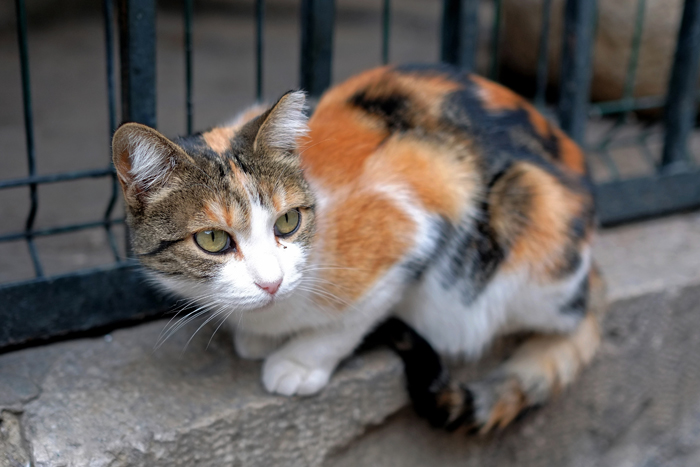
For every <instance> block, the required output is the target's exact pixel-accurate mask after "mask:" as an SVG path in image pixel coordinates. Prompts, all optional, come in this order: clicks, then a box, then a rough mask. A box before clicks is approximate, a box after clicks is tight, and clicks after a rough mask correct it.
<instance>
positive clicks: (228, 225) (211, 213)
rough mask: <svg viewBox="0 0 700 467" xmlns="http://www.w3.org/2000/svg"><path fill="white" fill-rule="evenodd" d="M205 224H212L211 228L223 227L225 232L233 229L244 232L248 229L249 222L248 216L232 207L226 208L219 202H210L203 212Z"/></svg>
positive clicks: (206, 204) (205, 205)
mask: <svg viewBox="0 0 700 467" xmlns="http://www.w3.org/2000/svg"><path fill="white" fill-rule="evenodd" d="M202 212H203V214H204V218H205V220H204V221H205V222H210V223H211V224H210V225H209V227H221V228H223V229H224V230H228V229H233V230H235V231H242V230H244V229H245V228H247V226H248V223H249V220H248V219H247V218H246V216H245V215H244V214H243V213H242V212H239V210H238V209H236V208H235V207H232V206H225V205H223V204H221V202H219V201H209V202H207V203H205V204H204V208H203V210H202Z"/></svg>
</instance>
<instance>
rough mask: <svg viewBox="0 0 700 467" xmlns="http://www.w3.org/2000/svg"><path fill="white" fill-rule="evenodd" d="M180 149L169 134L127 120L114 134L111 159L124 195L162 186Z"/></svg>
mask: <svg viewBox="0 0 700 467" xmlns="http://www.w3.org/2000/svg"><path fill="white" fill-rule="evenodd" d="M179 153H181V150H180V149H179V148H178V147H177V146H176V145H175V144H174V143H173V142H171V141H170V140H169V139H168V138H166V137H165V136H163V135H161V134H160V133H158V132H157V131H156V130H154V129H153V128H149V127H147V126H145V125H141V124H140V123H125V124H124V125H122V126H120V127H119V128H118V129H117V131H116V132H115V133H114V137H113V138H112V160H113V161H114V167H115V168H116V169H117V176H118V178H119V181H120V182H121V184H122V187H123V188H124V193H125V195H127V196H128V195H140V194H142V193H145V192H147V191H149V190H151V189H153V188H156V187H159V186H162V185H163V183H165V182H166V181H167V179H168V178H169V177H170V175H171V174H172V172H173V169H174V168H175V164H176V160H177V159H178V157H179V156H178V155H179Z"/></svg>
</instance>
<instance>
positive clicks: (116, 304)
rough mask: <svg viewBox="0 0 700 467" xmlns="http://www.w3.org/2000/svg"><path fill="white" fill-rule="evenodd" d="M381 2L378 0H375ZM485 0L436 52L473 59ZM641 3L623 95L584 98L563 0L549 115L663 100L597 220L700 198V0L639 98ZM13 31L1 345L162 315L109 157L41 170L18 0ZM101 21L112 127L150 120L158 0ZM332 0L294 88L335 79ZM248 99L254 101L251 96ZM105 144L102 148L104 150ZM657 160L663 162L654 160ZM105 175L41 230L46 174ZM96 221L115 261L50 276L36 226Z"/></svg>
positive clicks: (545, 31) (313, 11) (582, 116)
mask: <svg viewBox="0 0 700 467" xmlns="http://www.w3.org/2000/svg"><path fill="white" fill-rule="evenodd" d="M377 1H378V2H379V1H380V0H377ZM479 1H480V0H444V1H443V17H442V34H441V57H442V60H443V61H446V62H449V63H453V64H456V65H458V66H460V67H462V68H464V69H465V70H474V68H475V62H476V60H475V57H476V52H477V44H478V41H479V38H478V22H479V10H478V9H479ZM381 2H382V3H381V6H382V27H383V34H382V43H381V50H382V59H383V61H384V62H385V63H386V62H388V61H389V41H390V25H391V2H390V0H381ZM493 2H494V8H495V13H496V14H495V21H494V24H493V26H492V28H491V31H492V32H491V36H492V41H491V42H492V46H493V49H492V51H491V66H490V75H491V76H492V77H495V76H496V73H497V70H498V54H499V50H498V43H499V41H498V37H499V30H500V11H501V3H502V0H493ZM542 2H543V8H542V25H543V26H542V29H541V34H540V40H539V59H538V64H537V80H536V92H535V96H534V102H535V104H536V105H537V106H538V107H540V108H544V107H545V102H546V101H545V90H546V85H547V68H548V60H547V55H546V51H547V50H548V47H549V36H550V27H549V25H550V19H551V18H550V16H551V3H552V0H542ZM638 2H639V5H640V8H639V9H638V15H637V17H636V29H635V35H634V38H633V43H632V44H631V46H632V50H633V53H632V54H631V57H630V63H629V64H628V70H629V72H628V86H626V87H625V91H624V95H623V97H622V99H621V100H619V101H615V102H607V103H602V104H596V105H591V104H590V103H589V101H588V96H589V87H590V79H591V53H592V44H593V36H594V31H595V23H596V2H595V1H594V0H566V8H565V18H564V20H565V21H564V24H565V26H564V46H563V50H562V52H561V53H562V61H561V67H562V70H561V80H560V91H559V99H558V103H557V107H556V111H555V113H556V117H557V118H558V120H559V122H560V125H561V126H562V128H563V129H564V130H565V131H567V132H568V133H569V134H570V135H571V136H572V137H573V138H574V139H575V140H576V141H578V142H579V143H584V132H585V128H586V123H587V121H588V118H589V115H590V114H598V115H617V123H616V125H617V126H616V127H619V126H620V125H622V124H623V123H624V122H625V121H626V118H627V115H629V113H630V112H631V111H634V110H639V109H644V108H648V107H650V106H659V105H662V104H663V103H665V105H666V111H665V117H664V125H665V139H664V144H663V153H662V155H661V157H658V158H653V157H652V158H649V161H650V165H651V170H650V173H649V174H648V175H647V176H644V177H635V178H627V179H625V178H622V177H620V176H619V174H618V173H617V172H616V171H615V170H612V171H613V173H615V175H616V176H614V177H612V179H611V180H608V181H605V182H603V183H598V184H596V199H597V204H598V212H599V217H600V220H601V223H602V224H604V225H609V224H614V223H619V222H624V221H629V220H633V219H638V218H643V217H648V216H654V215H659V214H664V213H669V212H674V211H678V210H683V209H688V208H693V207H697V206H699V205H700V170H699V169H698V168H697V167H695V166H694V164H693V163H692V162H691V159H690V158H689V157H688V139H689V135H690V132H691V130H692V128H693V125H694V123H695V115H696V110H697V109H696V89H697V81H698V68H699V67H698V65H699V61H700V0H686V1H685V7H684V12H683V19H682V24H681V27H680V32H679V37H678V43H677V50H676V55H675V59H674V63H673V70H672V75H671V81H670V86H669V92H668V95H667V96H666V97H659V98H651V99H649V98H647V99H634V98H633V97H632V86H631V85H629V83H632V82H633V80H634V73H635V68H636V60H637V55H638V49H639V37H640V34H641V28H642V27H643V10H644V2H645V0H638ZM115 8H116V12H117V14H118V25H119V35H118V36H119V51H120V71H121V108H122V115H121V118H120V119H118V118H117V116H116V110H115V109H116V90H115V85H114V73H115V58H114V56H113V53H112V50H113V40H114V37H115V31H114V30H113V29H114V28H113V23H114V12H115ZM16 10H17V31H18V44H19V50H20V61H21V73H22V95H23V104H24V127H25V132H26V147H27V161H28V166H29V173H28V176H27V177H23V178H16V179H10V180H0V189H8V188H15V187H25V186H26V187H29V194H30V208H29V212H28V213H27V219H26V223H25V228H24V230H22V231H19V232H13V233H9V234H3V235H0V243H2V242H9V241H16V240H18V239H23V240H24V241H25V242H26V246H27V248H28V249H29V253H30V257H31V261H32V263H33V266H34V271H35V276H36V277H35V278H34V279H32V280H28V281H23V282H19V283H7V284H0V322H2V326H0V348H3V347H4V348H5V349H9V348H13V347H16V346H17V345H19V344H22V343H26V342H31V341H36V340H37V339H47V338H54V337H56V336H61V335H65V334H69V333H76V332H80V331H87V330H91V329H104V328H105V327H109V326H115V325H117V324H118V323H124V322H129V321H134V320H141V319H145V318H147V317H153V316H160V315H161V314H162V312H163V311H164V310H165V309H167V308H168V307H170V306H171V302H169V301H168V300H166V299H164V298H163V297H161V296H159V295H158V294H157V293H155V292H154V291H153V290H151V289H150V288H149V287H148V286H147V285H146V284H145V283H144V281H143V280H142V277H141V276H140V275H139V273H138V272H137V270H136V268H135V266H134V264H132V262H130V260H128V259H127V258H124V257H122V255H120V249H119V247H118V239H117V238H115V234H114V232H113V228H112V227H113V226H114V225H117V224H121V223H123V218H121V217H115V216H118V215H119V213H115V212H114V211H115V210H114V207H115V204H116V200H117V196H118V187H117V182H116V178H115V173H114V170H113V168H112V166H111V163H109V162H108V159H107V158H106V157H105V167H104V168H103V169H97V170H83V171H76V172H70V173H57V174H52V175H38V174H37V173H36V169H35V167H36V163H35V161H36V155H35V150H34V136H33V131H34V126H33V122H32V102H31V93H30V70H29V61H28V52H27V20H26V14H25V4H24V0H16ZM103 10H104V11H103V12H104V31H105V50H106V67H107V89H108V92H107V94H108V95H107V100H108V111H109V125H110V132H113V131H114V129H115V128H116V124H117V121H118V120H121V121H136V122H141V123H144V124H147V125H150V126H154V127H155V126H156V124H157V122H156V82H155V64H156V33H155V18H156V5H155V0H116V5H115V4H113V2H112V0H104V8H103ZM192 15H193V0H183V17H184V32H185V34H184V36H185V47H184V55H185V63H186V66H185V70H186V79H185V82H186V95H185V109H186V114H187V118H186V122H187V130H188V132H191V131H192V71H193V70H192V39H191V38H192V34H191V31H192ZM264 16H265V2H264V0H256V4H255V17H256V33H255V37H256V67H255V70H256V83H257V84H256V94H255V98H257V99H258V100H260V98H261V96H262V94H263V89H262V83H263V60H262V58H263V45H264V37H265V34H264V29H263V28H264ZM334 21H335V2H334V0H301V68H300V69H301V73H300V81H299V84H300V87H301V88H303V89H305V90H307V91H308V92H309V93H310V94H311V95H312V96H319V95H320V94H321V93H322V92H323V91H324V90H325V89H326V88H327V87H328V86H329V85H330V83H331V69H332V67H331V65H332V58H333V36H334ZM251 100H253V99H252V98H251ZM608 142H609V138H608V139H607V140H605V139H604V140H603V141H602V142H601V143H600V144H598V145H597V146H595V147H590V148H589V149H590V153H591V154H595V155H596V157H601V158H602V159H603V160H604V161H605V163H607V164H608V165H609V166H610V167H612V169H615V167H614V161H612V160H610V158H609V157H607V153H606V151H607V146H606V145H607V144H608ZM107 152H108V151H105V153H107ZM657 160H658V162H657ZM94 177H105V178H108V179H111V195H110V198H109V202H108V204H107V206H106V207H105V212H104V216H103V217H102V218H101V219H99V220H95V221H93V222H86V223H79V224H72V225H63V226H57V227H52V228H47V229H36V228H35V227H34V221H35V217H36V213H37V209H38V206H39V197H38V194H37V187H39V186H40V185H44V184H50V183H59V182H60V183H69V182H71V181H75V180H80V179H85V178H94ZM94 228H102V229H104V230H105V234H106V235H107V237H108V240H109V245H110V246H111V249H112V252H113V256H114V260H115V261H114V264H112V265H110V266H106V267H102V268H98V269H91V270H82V271H77V272H73V273H70V274H65V275H61V276H54V277H46V276H45V275H44V272H43V268H42V261H41V258H40V255H39V253H38V251H37V249H36V247H35V244H34V239H35V238H36V237H41V236H47V235H55V234H58V233H65V232H72V231H78V230H84V229H94Z"/></svg>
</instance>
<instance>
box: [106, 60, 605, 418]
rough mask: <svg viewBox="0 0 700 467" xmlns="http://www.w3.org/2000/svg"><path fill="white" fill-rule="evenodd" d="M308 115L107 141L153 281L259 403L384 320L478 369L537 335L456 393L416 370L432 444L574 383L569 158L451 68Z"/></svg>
mask: <svg viewBox="0 0 700 467" xmlns="http://www.w3.org/2000/svg"><path fill="white" fill-rule="evenodd" d="M306 114H307V112H306V107H305V95H304V93H303V92H300V91H296V92H289V93H287V94H285V95H283V96H282V97H281V98H280V99H279V100H278V101H277V103H275V104H274V105H273V106H272V107H270V108H269V109H260V108H258V109H254V110H252V111H249V112H247V113H246V114H245V115H243V116H242V117H241V118H239V119H238V120H236V121H235V122H234V123H232V124H230V125H225V126H221V127H216V128H213V129H211V130H209V131H206V132H204V133H199V134H195V135H192V136H186V137H180V138H176V139H173V140H169V139H168V138H166V137H165V136H163V135H161V134H160V133H158V132H157V131H156V130H154V129H151V128H148V127H146V126H143V125H140V124H136V123H126V124H124V125H122V126H121V127H120V128H119V129H118V130H117V131H116V133H115V134H114V138H113V160H114V165H115V168H116V171H117V175H118V179H119V181H120V184H121V186H122V189H123V193H124V199H125V202H126V211H127V213H126V216H127V217H126V220H127V224H128V226H129V232H130V240H131V246H132V248H133V252H134V254H135V256H136V257H137V258H138V259H139V260H140V262H141V264H142V265H143V267H144V268H145V270H146V271H148V273H149V274H150V276H151V277H152V278H153V279H154V280H155V281H156V282H157V283H158V284H160V286H161V287H163V288H164V289H165V290H167V291H170V292H173V293H175V294H178V295H180V296H184V297H187V298H190V299H192V300H193V301H194V302H196V303H197V304H199V305H201V306H202V307H204V308H206V309H209V310H211V314H210V315H209V318H208V319H207V321H212V320H216V322H218V323H219V325H220V324H221V323H223V322H224V321H226V322H228V323H230V324H231V326H232V328H233V334H234V346H235V349H236V351H237V353H238V354H239V355H240V356H241V357H244V358H252V359H264V362H263V368H262V382H263V385H264V387H265V388H266V389H267V390H268V391H269V392H272V393H278V394H283V395H295V394H296V395H310V394H314V393H317V392H318V391H320V390H321V389H322V388H323V387H324V386H325V385H326V384H327V383H328V381H329V378H330V376H331V374H332V372H333V371H334V369H335V368H336V366H337V365H338V363H339V362H340V361H341V360H342V359H344V358H345V357H347V356H348V355H350V354H351V353H352V352H353V350H354V349H355V348H356V347H357V346H358V344H359V343H360V342H361V341H362V340H363V338H364V337H365V336H366V335H367V334H368V333H370V332H371V331H372V330H373V329H375V328H376V327H377V326H378V324H379V323H380V322H382V321H383V320H384V319H386V318H387V317H389V316H396V317H398V318H400V319H402V320H403V321H405V322H406V323H408V325H410V326H411V327H412V328H414V329H415V330H416V331H417V332H418V333H419V334H420V335H422V336H424V337H425V339H426V340H427V341H428V342H429V343H430V345H431V346H432V347H428V350H426V352H428V354H429V352H430V351H432V348H434V349H435V350H436V351H437V352H439V353H440V354H443V355H459V356H465V357H471V358H476V357H478V356H479V355H481V354H482V352H483V351H484V350H485V349H486V348H487V347H488V346H489V344H490V343H491V342H492V341H493V340H494V338H495V337H496V336H499V335H501V334H505V333H511V332H516V331H530V332H533V333H535V334H534V335H533V336H532V337H530V338H529V339H528V340H527V341H526V342H524V343H523V345H522V346H521V347H520V348H519V349H518V350H516V351H515V353H514V354H513V356H512V357H511V358H510V359H508V360H507V361H505V362H504V363H503V364H502V366H501V367H500V368H498V369H497V370H496V371H495V372H494V373H493V374H492V375H489V376H488V377H487V378H485V379H484V380H483V381H477V382H474V383H470V384H469V385H464V386H455V385H453V384H452V383H450V382H449V381H448V380H447V379H446V377H442V379H440V378H441V377H440V368H441V366H440V362H439V360H437V361H433V360H430V361H432V363H430V365H433V367H432V368H427V369H426V371H427V373H426V375H427V376H426V378H427V380H426V381H422V382H418V383H416V381H414V383H416V384H418V385H422V386H421V387H424V388H425V387H430V384H431V382H432V379H436V378H437V381H438V383H439V384H437V386H435V388H434V389H435V391H433V392H432V393H431V394H429V396H430V397H433V398H434V399H435V400H434V401H433V402H434V403H433V404H432V408H433V409H434V410H438V411H442V412H441V413H443V415H444V417H443V418H445V420H443V422H444V424H450V423H455V422H460V423H462V422H463V421H464V420H467V419H469V420H470V423H472V424H474V425H475V426H479V427H481V429H482V431H489V430H491V429H493V428H496V427H503V426H505V425H507V424H508V423H509V422H510V421H512V420H513V419H514V418H515V416H516V415H517V414H518V413H520V412H521V411H522V410H524V409H525V408H527V407H529V406H532V405H537V404H541V403H542V402H544V401H545V400H546V399H548V398H549V397H550V395H551V394H552V393H554V392H556V391H557V390H558V389H560V388H562V387H564V386H566V385H568V384H569V383H571V381H572V380H573V379H574V377H575V375H576V374H577V373H578V372H579V370H580V369H581V368H582V367H583V366H585V365H586V364H587V363H588V362H589V361H590V360H591V358H592V356H593V354H594V353H595V351H596V348H597V346H598V343H599V339H600V337H599V334H600V332H599V328H598V319H599V316H600V312H599V311H597V309H595V308H596V307H597V306H598V305H597V303H598V302H600V300H598V299H597V298H596V297H598V296H600V295H601V293H600V290H601V287H600V286H599V284H601V282H600V281H599V280H598V278H597V275H596V273H595V269H594V268H593V267H592V264H591V251H590V249H591V248H590V245H591V237H592V234H593V232H594V226H595V222H594V206H593V197H592V195H591V189H590V184H589V181H588V178H587V174H586V164H585V161H584V155H583V153H582V151H581V149H580V148H579V147H578V146H577V145H576V144H575V143H574V142H573V141H572V140H571V139H569V138H568V137H567V136H566V135H565V134H564V133H563V132H562V131H561V130H560V129H559V128H557V127H556V126H555V125H553V124H551V123H549V122H548V121H547V120H546V119H545V118H544V117H543V116H542V115H541V114H540V113H538V112H537V111H536V110H535V109H534V108H533V107H532V106H531V105H530V104H528V103H527V102H526V101H525V100H524V99H522V98H520V97H519V96H517V95H515V94H514V93H512V92H511V91H509V90H507V89H505V88H503V87H501V86H500V85H498V84H495V83H493V82H491V81H488V80H486V79H484V78H481V77H479V76H477V75H472V74H467V73H463V72H460V71H459V70H457V69H455V68H452V67H449V66H447V65H407V66H385V67H381V68H377V69H373V70H370V71H366V72H364V73H361V74H359V75H357V76H354V77H352V78H350V79H348V80H347V81H345V82H344V83H342V84H339V85H337V86H335V87H333V88H331V89H330V90H328V91H327V92H326V93H325V94H324V95H323V96H322V98H321V99H320V101H319V102H318V105H317V106H316V109H315V111H314V112H313V114H312V116H311V117H310V118H307V115H306ZM594 304H595V306H594ZM194 316H197V314H194V315H192V316H190V317H189V318H187V319H192V318H193V317H194ZM390 323H392V321H390ZM394 323H395V322H394ZM409 329H410V328H409ZM390 331H391V330H390ZM389 334H391V332H389ZM399 334H401V333H399ZM393 342H394V343H396V342H398V343H399V344H398V347H397V346H395V348H399V349H400V348H401V339H400V338H399V339H398V340H394V341H393ZM405 356H406V354H404V357H405ZM415 368H416V365H415V364H413V363H411V362H410V361H409V362H408V363H407V371H409V372H410V371H412V369H413V370H415ZM435 371H437V376H435ZM418 373H420V372H418ZM413 374H415V371H414V372H413ZM431 375H432V376H431ZM443 376H444V375H443ZM409 379H411V378H409ZM413 380H415V378H413ZM416 384H414V387H415V386H416ZM414 392H415V391H414ZM437 399H440V400H437ZM466 399H469V400H468V401H467V400H466ZM465 411H467V412H469V413H467V414H465V413H464V412H465ZM445 414H446V415H445ZM441 416H442V415H441ZM433 418H434V417H433ZM438 418H439V417H438Z"/></svg>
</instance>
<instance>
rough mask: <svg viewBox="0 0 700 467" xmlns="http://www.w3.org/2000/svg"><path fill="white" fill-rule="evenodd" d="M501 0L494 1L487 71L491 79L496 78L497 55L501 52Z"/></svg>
mask: <svg viewBox="0 0 700 467" xmlns="http://www.w3.org/2000/svg"><path fill="white" fill-rule="evenodd" d="M502 3H503V1H502V0H496V1H495V2H494V9H495V10H494V18H493V26H492V27H491V67H490V71H489V78H491V79H492V80H497V79H498V67H499V63H498V57H499V55H500V53H501V21H502V18H503V16H502V15H501V12H502V10H503V8H502Z"/></svg>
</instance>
